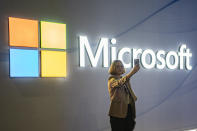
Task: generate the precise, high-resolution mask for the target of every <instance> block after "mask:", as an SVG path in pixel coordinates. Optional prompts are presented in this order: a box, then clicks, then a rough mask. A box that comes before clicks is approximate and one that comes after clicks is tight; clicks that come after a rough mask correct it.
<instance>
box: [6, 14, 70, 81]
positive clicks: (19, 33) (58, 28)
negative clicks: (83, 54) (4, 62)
mask: <svg viewBox="0 0 197 131" xmlns="http://www.w3.org/2000/svg"><path fill="white" fill-rule="evenodd" d="M39 25H40V27H39ZM39 31H40V32H39ZM39 35H41V36H40V37H39ZM39 38H40V39H41V40H39ZM39 41H41V46H40V44H39ZM9 45H10V77H40V76H41V77H66V75H67V72H66V51H65V50H66V24H61V23H53V22H46V21H41V22H38V21H37V20H28V19H21V18H14V17H9Z"/></svg>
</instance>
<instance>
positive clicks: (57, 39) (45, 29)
mask: <svg viewBox="0 0 197 131" xmlns="http://www.w3.org/2000/svg"><path fill="white" fill-rule="evenodd" d="M40 24H41V48H54V49H66V24H60V23H53V22H46V21H41V22H40Z"/></svg>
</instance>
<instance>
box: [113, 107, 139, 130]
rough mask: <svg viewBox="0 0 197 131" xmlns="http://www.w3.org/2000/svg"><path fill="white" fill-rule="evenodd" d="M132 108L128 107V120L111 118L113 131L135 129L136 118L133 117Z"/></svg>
mask: <svg viewBox="0 0 197 131" xmlns="http://www.w3.org/2000/svg"><path fill="white" fill-rule="evenodd" d="M132 114H133V113H132V109H131V106H130V105H128V112H127V117H126V118H117V117H112V116H110V124H111V129H112V131H133V130H134V128H135V123H136V122H135V118H134V117H133V116H132Z"/></svg>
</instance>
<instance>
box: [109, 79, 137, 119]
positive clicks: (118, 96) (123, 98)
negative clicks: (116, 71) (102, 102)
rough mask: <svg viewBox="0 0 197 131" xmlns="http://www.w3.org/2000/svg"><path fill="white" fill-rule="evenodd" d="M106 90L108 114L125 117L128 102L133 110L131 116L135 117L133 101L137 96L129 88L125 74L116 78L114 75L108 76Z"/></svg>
mask: <svg viewBox="0 0 197 131" xmlns="http://www.w3.org/2000/svg"><path fill="white" fill-rule="evenodd" d="M124 86H126V87H127V89H128V90H129V93H130V95H129V94H128V93H127V92H126V91H125V88H124ZM108 91H109V95H110V100H111V103H110V109H109V116H113V117H118V118H125V117H126V116H127V110H128V104H131V109H132V110H133V114H132V116H133V118H135V117H136V113H135V101H136V100H137V97H136V95H135V93H134V92H133V90H132V89H131V84H130V82H129V79H128V80H127V78H126V76H125V77H122V78H117V77H116V76H110V77H109V79H108Z"/></svg>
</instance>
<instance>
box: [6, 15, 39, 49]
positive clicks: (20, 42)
mask: <svg viewBox="0 0 197 131" xmlns="http://www.w3.org/2000/svg"><path fill="white" fill-rule="evenodd" d="M9 43H10V46H20V47H36V48H38V21H37V20H28V19H21V18H14V17H9Z"/></svg>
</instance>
